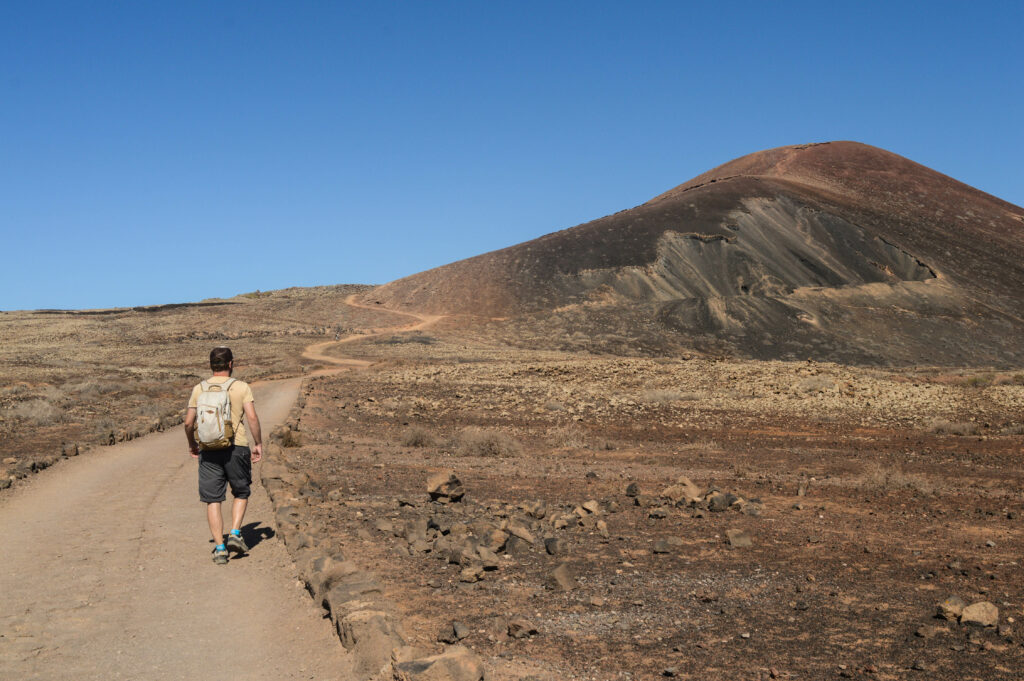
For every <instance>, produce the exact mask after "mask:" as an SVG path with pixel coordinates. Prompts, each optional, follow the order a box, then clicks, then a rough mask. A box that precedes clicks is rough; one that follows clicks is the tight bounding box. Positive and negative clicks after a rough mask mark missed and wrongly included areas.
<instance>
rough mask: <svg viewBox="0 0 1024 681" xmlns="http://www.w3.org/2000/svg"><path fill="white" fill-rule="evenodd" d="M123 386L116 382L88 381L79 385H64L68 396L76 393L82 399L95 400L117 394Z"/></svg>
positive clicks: (80, 382)
mask: <svg viewBox="0 0 1024 681" xmlns="http://www.w3.org/2000/svg"><path fill="white" fill-rule="evenodd" d="M120 388H121V384H120V383H118V382H116V381H98V380H86V381H79V382H78V383H66V384H64V390H65V392H67V393H68V394H71V393H74V394H76V395H78V397H79V398H82V399H87V400H88V399H95V398H97V397H99V396H101V395H109V394H111V393H115V392H117V391H118V390H119V389H120Z"/></svg>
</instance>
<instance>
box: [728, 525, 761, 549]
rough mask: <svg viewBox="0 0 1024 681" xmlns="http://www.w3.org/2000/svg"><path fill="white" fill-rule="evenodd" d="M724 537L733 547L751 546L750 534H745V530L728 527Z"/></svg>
mask: <svg viewBox="0 0 1024 681" xmlns="http://www.w3.org/2000/svg"><path fill="white" fill-rule="evenodd" d="M725 538H726V540H727V541H728V542H729V546H732V547H733V548H743V547H747V546H752V545H753V543H754V542H753V541H752V540H751V539H750V535H749V534H747V531H746V530H739V529H729V530H726V531H725Z"/></svg>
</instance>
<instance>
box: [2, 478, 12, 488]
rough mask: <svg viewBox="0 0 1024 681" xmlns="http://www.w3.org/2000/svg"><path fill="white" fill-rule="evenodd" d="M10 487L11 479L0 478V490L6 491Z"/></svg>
mask: <svg viewBox="0 0 1024 681" xmlns="http://www.w3.org/2000/svg"><path fill="white" fill-rule="evenodd" d="M10 486H11V479H10V477H6V476H5V477H2V478H0V489H7V488H8V487H10Z"/></svg>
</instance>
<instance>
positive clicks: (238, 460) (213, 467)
mask: <svg viewBox="0 0 1024 681" xmlns="http://www.w3.org/2000/svg"><path fill="white" fill-rule="evenodd" d="M228 483H230V484H231V495H232V496H233V497H235V498H236V499H248V498H249V485H251V484H252V460H251V459H250V458H249V448H248V447H231V448H228V449H215V450H211V451H207V452H200V453H199V501H201V502H203V503H204V504H215V503H217V502H219V501H224V498H225V496H226V495H225V490H226V488H227V485H228Z"/></svg>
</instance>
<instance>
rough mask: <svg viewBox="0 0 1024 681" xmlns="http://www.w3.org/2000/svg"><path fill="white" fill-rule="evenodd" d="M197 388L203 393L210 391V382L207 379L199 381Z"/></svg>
mask: <svg viewBox="0 0 1024 681" xmlns="http://www.w3.org/2000/svg"><path fill="white" fill-rule="evenodd" d="M199 389H200V390H202V391H203V392H204V393H207V392H210V384H209V382H207V381H199Z"/></svg>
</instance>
